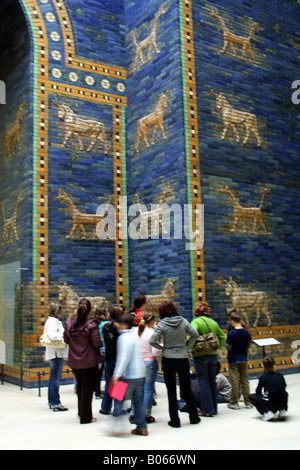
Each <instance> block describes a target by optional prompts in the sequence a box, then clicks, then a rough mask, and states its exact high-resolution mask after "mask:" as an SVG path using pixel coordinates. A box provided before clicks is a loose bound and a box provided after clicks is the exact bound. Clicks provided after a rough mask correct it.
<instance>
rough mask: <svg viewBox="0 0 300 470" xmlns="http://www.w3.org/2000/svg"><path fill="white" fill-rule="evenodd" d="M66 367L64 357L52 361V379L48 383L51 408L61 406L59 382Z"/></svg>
mask: <svg viewBox="0 0 300 470" xmlns="http://www.w3.org/2000/svg"><path fill="white" fill-rule="evenodd" d="M63 365H64V359H63V357H56V358H54V359H50V377H49V383H48V404H49V406H50V407H51V408H53V407H54V406H61V402H60V396H59V382H60V379H61V375H62V370H63Z"/></svg>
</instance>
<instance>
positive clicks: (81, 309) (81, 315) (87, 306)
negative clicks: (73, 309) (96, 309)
mask: <svg viewBox="0 0 300 470" xmlns="http://www.w3.org/2000/svg"><path fill="white" fill-rule="evenodd" d="M91 309H92V307H91V303H90V301H89V300H88V299H82V300H81V301H80V302H79V305H78V309H77V314H76V321H75V323H74V328H77V327H78V326H81V325H84V324H85V322H86V320H87V317H88V315H89V313H90V311H91Z"/></svg>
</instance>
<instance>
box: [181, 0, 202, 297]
mask: <svg viewBox="0 0 300 470" xmlns="http://www.w3.org/2000/svg"><path fill="white" fill-rule="evenodd" d="M179 21H180V47H181V63H182V84H183V106H184V131H185V154H186V179H187V199H188V205H189V212H188V215H189V225H190V227H192V230H193V232H195V231H196V228H197V227H196V212H195V211H196V204H201V184H200V160H199V141H198V116H197V95H196V74H195V62H194V40H193V18H192V3H191V0H179ZM200 229H202V228H200ZM190 274H191V290H192V292H191V297H192V302H193V305H194V303H195V301H197V300H204V299H205V280H204V255H203V248H202V249H200V250H191V251H190Z"/></svg>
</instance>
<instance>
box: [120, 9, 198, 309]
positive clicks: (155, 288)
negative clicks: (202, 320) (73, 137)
mask: <svg viewBox="0 0 300 470" xmlns="http://www.w3.org/2000/svg"><path fill="white" fill-rule="evenodd" d="M162 5H164V8H165V13H164V14H163V15H162V16H161V17H160V19H159V23H158V29H157V45H158V49H159V51H160V52H159V53H155V52H153V50H152V55H151V59H150V60H148V56H147V51H144V52H143V53H144V60H145V63H144V64H143V65H141V62H140V61H139V60H137V61H135V54H136V48H135V46H134V41H133V38H132V32H133V31H134V32H135V34H136V39H137V42H140V41H142V40H143V39H145V38H146V37H147V36H148V35H149V34H150V31H151V27H152V24H153V23H151V22H153V19H154V18H155V15H156V14H157V12H158V11H159V8H160V7H161V6H162ZM125 14H126V47H127V60H128V79H127V96H128V111H127V162H128V167H127V172H128V201H129V204H130V203H134V202H135V198H134V196H135V194H136V193H138V194H139V200H140V202H141V203H143V204H145V205H146V206H147V209H148V210H150V208H151V206H150V204H151V203H154V202H155V198H157V197H158V196H159V193H160V191H161V190H162V189H163V188H164V187H165V186H166V185H168V184H170V186H171V188H172V191H173V192H172V195H171V196H170V197H169V198H167V200H166V202H167V203H168V204H176V203H177V204H180V205H182V207H183V204H185V203H187V194H186V171H185V153H184V151H185V148H184V119H183V98H182V79H181V60H180V34H179V9H178V3H177V2H176V1H168V2H164V3H163V2H161V1H153V2H151V3H150V4H149V2H143V1H142V2H141V1H130V2H129V1H127V2H125ZM162 92H163V93H165V94H166V96H167V103H168V106H167V108H166V109H165V110H164V120H163V126H164V130H165V133H166V137H167V138H166V139H164V138H163V135H162V133H161V131H160V130H159V129H158V130H157V133H156V138H155V143H154V145H152V146H151V145H150V147H149V148H147V146H146V144H145V142H144V141H143V139H141V140H140V143H139V152H137V151H136V149H135V145H136V138H137V123H138V120H139V119H140V118H142V117H143V116H145V115H147V114H151V113H152V112H153V111H154V110H155V107H156V104H157V102H158V100H159V98H160V96H161V93H162ZM152 133H153V128H152V129H150V128H149V129H147V136H148V139H149V143H150V142H151V138H152ZM137 215H138V214H137ZM173 234H174V232H173V227H172V228H171V239H170V240H164V239H162V234H160V239H159V240H150V239H147V240H130V241H129V266H130V271H129V277H130V287H131V290H130V293H131V302H132V300H133V299H134V297H135V296H136V295H138V294H145V295H147V294H149V295H150V294H151V295H153V294H159V293H161V291H162V289H163V288H164V286H165V283H166V282H167V280H168V278H171V277H176V278H178V280H176V282H175V284H174V289H175V296H174V298H173V299H172V300H173V301H174V302H175V303H176V305H177V306H178V310H179V312H180V313H181V314H182V315H184V316H187V317H190V315H191V295H190V293H191V285H190V275H189V253H188V252H187V251H186V250H185V241H186V240H174V237H173Z"/></svg>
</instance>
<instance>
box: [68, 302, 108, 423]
mask: <svg viewBox="0 0 300 470" xmlns="http://www.w3.org/2000/svg"><path fill="white" fill-rule="evenodd" d="M90 312H91V303H90V301H89V300H88V299H82V300H81V301H80V302H79V305H78V309H77V313H76V317H75V318H71V319H70V320H69V321H68V323H67V326H66V330H65V332H64V339H65V342H66V343H67V344H68V345H69V359H68V364H69V366H70V367H71V368H72V371H73V373H74V375H75V378H76V383H77V397H78V417H79V418H80V423H81V424H84V423H92V422H94V421H96V418H93V416H92V399H93V392H94V386H95V381H96V376H97V371H98V364H99V363H101V362H102V358H101V355H100V348H101V347H102V341H101V338H100V333H99V328H98V325H97V323H96V322H95V321H94V320H90V319H89V318H88V316H89V314H90Z"/></svg>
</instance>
